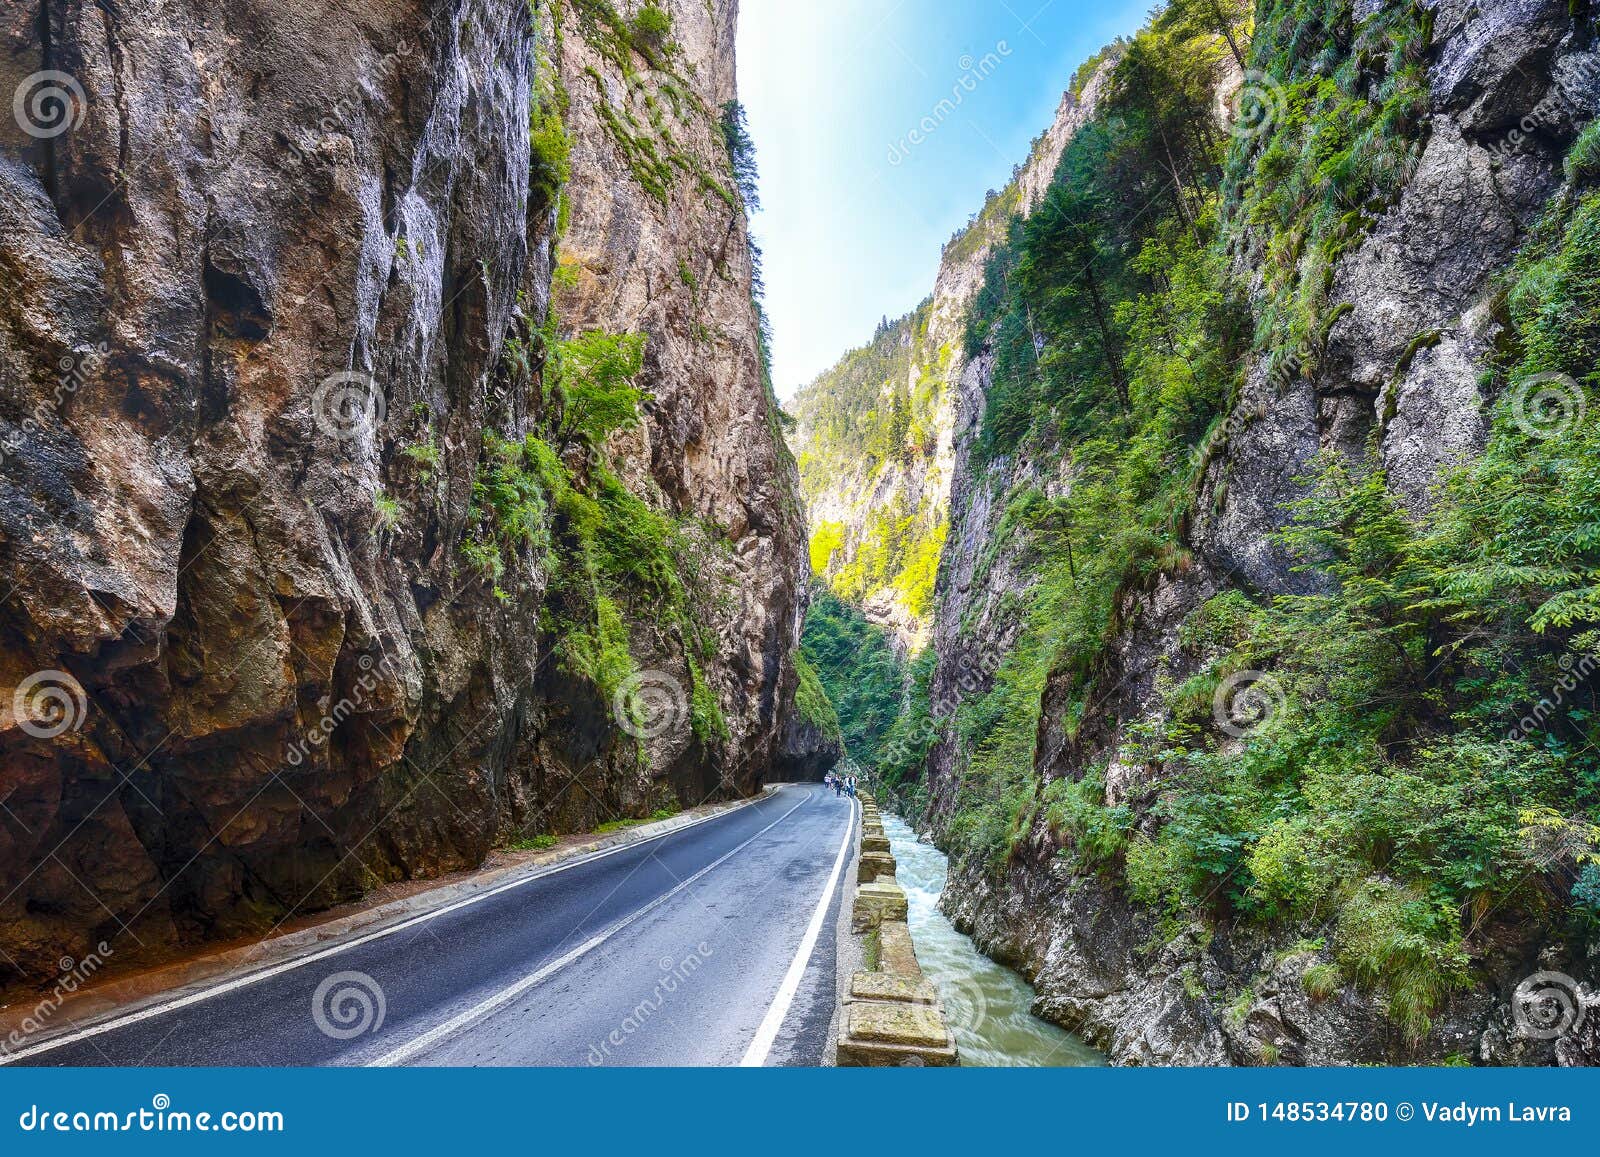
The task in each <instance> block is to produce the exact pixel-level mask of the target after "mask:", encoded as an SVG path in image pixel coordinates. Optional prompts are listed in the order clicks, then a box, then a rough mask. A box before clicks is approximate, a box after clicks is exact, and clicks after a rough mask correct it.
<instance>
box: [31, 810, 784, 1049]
mask: <svg viewBox="0 0 1600 1157" xmlns="http://www.w3.org/2000/svg"><path fill="white" fill-rule="evenodd" d="M783 786H785V785H782V784H780V785H777V787H776V788H775V789H774V791H773V792H772V793H770V794H769V793H767V792H763V793H762V794H761V795H759V796H757V797H755V798H753V799H748V800H741V801H739V802H738V803H736V804H734V805H733V806H732V807H728V808H724V809H722V810H721V811H716V812H713V813H711V814H710V815H707V816H701V817H699V818H698V819H695V820H691V821H690V822H688V823H685V824H679V825H677V826H676V827H671V828H668V829H666V830H665V831H660V832H655V833H653V834H651V835H647V836H642V837H640V838H638V839H635V840H633V841H631V842H621V843H618V844H616V845H614V846H612V847H607V848H599V849H596V850H594V851H590V852H585V853H583V854H581V855H577V856H573V857H572V858H571V859H569V860H564V861H558V862H556V863H552V864H540V865H537V866H535V867H533V868H530V869H529V870H528V872H527V873H526V874H523V875H517V876H516V877H515V878H513V879H510V880H505V881H502V882H501V883H498V884H491V885H489V886H488V887H485V888H483V889H481V890H479V891H475V892H471V893H469V894H468V895H466V896H463V897H461V898H460V899H457V900H450V901H446V902H445V903H442V904H440V905H438V906H437V907H434V908H429V909H426V910H424V911H422V912H418V913H416V914H415V915H412V916H408V917H405V918H403V919H400V920H396V921H395V922H394V923H392V924H385V925H383V926H382V927H380V928H375V929H373V930H372V931H370V932H365V933H362V934H361V935H356V936H351V937H350V938H349V939H347V940H340V941H337V942H335V943H333V944H329V945H327V946H326V947H323V948H317V947H314V946H308V947H307V949H306V950H305V951H304V952H302V953H299V954H296V955H291V956H290V957H288V958H287V959H285V960H281V961H279V962H278V963H276V964H265V965H262V966H260V967H257V968H255V969H254V970H252V971H250V972H246V973H245V974H243V975H242V976H238V977H235V978H233V979H227V977H226V974H224V975H223V978H221V979H218V980H216V982H215V983H212V982H209V981H202V982H200V983H201V984H202V985H203V987H200V988H198V989H196V990H195V991H193V992H188V993H185V994H184V995H182V996H179V997H174V998H172V999H169V1000H162V1001H159V1002H158V1003H155V1004H149V1005H145V1006H143V1007H135V1008H133V1009H131V1010H126V1011H118V1010H115V1009H112V1010H108V1011H107V1012H106V1014H105V1017H104V1019H102V1020H92V1021H90V1022H89V1023H87V1024H83V1025H82V1026H81V1027H79V1028H74V1029H70V1030H68V1031H66V1032H63V1033H61V1034H60V1035H57V1036H52V1037H49V1038H47V1039H45V1040H42V1041H39V1042H38V1043H37V1044H32V1045H29V1046H27V1047H26V1048H21V1049H16V1050H14V1051H11V1052H6V1051H3V1050H0V1068H4V1067H5V1066H7V1065H10V1064H12V1063H14V1062H16V1061H21V1060H26V1059H27V1058H28V1057H33V1056H38V1055H39V1054H41V1053H47V1052H50V1051H52V1050H53V1049H58V1048H62V1047H64V1046H65V1045H69V1044H76V1043H78V1042H79V1041H82V1040H88V1039H90V1038H91V1037H97V1036H101V1035H104V1034H105V1033H108V1032H111V1031H113V1030H115V1029H119V1028H126V1027H127V1026H128V1025H133V1024H138V1023H140V1022H141V1021H146V1020H149V1019H151V1018H152V1017H157V1016H160V1015H162V1014H163V1013H167V1012H173V1011H176V1010H177V1009H180V1008H188V1007H189V1006H190V1005H194V1004H202V1003H204V1002H205V1001H208V1000H211V999H212V998H214V997H218V996H222V995H224V994H225V993H229V992H237V991H238V990H239V989H241V988H248V987H250V985H252V984H259V983H260V982H261V981H263V980H270V979H271V978H272V977H274V976H281V975H283V974H284V973H285V972H293V971H294V970H295V969H297V968H303V967H305V966H306V965H308V964H315V963H316V962H317V961H319V960H327V959H329V958H330V957H333V956H337V955H339V954H340V953H342V952H348V951H350V950H351V949H352V948H359V947H361V946H362V945H364V944H370V943H372V942H373V941H374V940H381V939H383V938H384V937H385V936H392V935H394V934H395V933H396V932H403V931H405V930H406V929H407V928H415V927H416V926H417V925H419V924H425V923H427V922H428V921H430V920H436V919H438V918H439V917H440V916H445V915H448V914H449V913H451V912H459V911H460V910H461V909H463V908H470V907H472V906H473V905H474V904H481V903H482V902H483V901H485V900H488V899H492V898H493V897H495V896H499V895H501V894H502V893H505V892H509V891H511V890H513V889H515V888H520V887H522V886H523V885H525V884H531V883H533V882H534V881H536V880H544V879H548V878H549V877H551V876H554V875H557V874H559V873H561V872H565V871H568V870H570V869H572V868H576V867H580V866H582V865H584V864H592V863H595V862H596V861H598V860H603V859H606V858H607V857H609V856H614V855H617V854H618V853H620V852H626V851H631V850H632V849H634V848H638V847H643V846H644V845H645V844H648V843H653V842H654V841H656V840H664V839H666V838H667V837H668V836H675V835H677V834H678V833H679V832H685V831H688V830H689V829H690V828H696V827H699V826H700V825H701V824H708V823H711V822H712V821H713V820H719V819H722V818H724V817H726V816H730V815H734V814H736V813H738V812H741V811H743V810H745V809H746V808H748V807H754V806H755V805H757V804H759V803H762V802H763V801H765V800H767V799H772V798H775V797H776V793H777V791H780V790H782V788H783ZM784 814H785V815H787V814H788V813H787V812H785V813H784ZM447 887H449V885H447ZM291 935H298V933H292V934H291ZM264 943H270V941H267V942H264ZM180 991H181V989H180Z"/></svg>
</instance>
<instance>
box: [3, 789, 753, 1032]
mask: <svg viewBox="0 0 1600 1157" xmlns="http://www.w3.org/2000/svg"><path fill="white" fill-rule="evenodd" d="M783 786H784V785H782V784H775V785H774V784H769V785H768V786H767V787H766V788H764V789H763V791H762V794H761V795H759V796H756V797H754V798H752V799H746V800H739V801H737V802H734V803H731V804H713V805H710V806H709V807H705V808H696V809H693V810H691V811H688V812H684V813H682V814H681V815H676V816H673V817H672V818H671V819H665V820H658V821H656V822H654V823H647V824H640V825H639V826H637V827H632V828H627V829H625V830H623V831H620V832H616V833H613V834H610V835H606V836H603V837H601V838H599V839H596V840H590V841H588V842H586V843H582V844H576V845H573V846H571V847H566V848H561V849H558V850H556V851H553V852H550V853H548V854H547V855H541V856H538V857H536V858H534V859H531V860H527V861H524V862H521V863H517V864H511V865H508V866H505V867H501V868H491V869H488V870H485V871H479V872H477V873H474V874H473V875H472V876H471V877H470V878H469V879H466V880H462V881H459V882H457V883H454V884H445V885H441V886H438V887H434V888H429V889H426V890H425V891H422V892H419V893H417V894H415V895H412V896H406V897H403V898H401V899H398V900H392V901H389V902H387V903H382V904H378V905H376V906H374V907H371V908H364V909H361V910H359V911H356V912H352V913H350V914H349V915H346V916H340V917H336V918H334V919H332V920H327V921H324V922H322V923H320V924H317V925H315V926H313V927H310V928H303V929H300V930H299V931H296V932H290V933H285V934H284V935H282V936H274V937H272V938H271V939H269V940H262V941H259V942H258V943H255V944H251V945H248V946H246V947H243V948H233V949H227V950H224V951H220V952H213V953H210V954H208V955H204V956H200V957H197V958H194V959H190V960H186V961H182V962H180V963H176V964H168V965H164V966H161V967H158V968H155V969H151V970H147V971H144V972H141V973H138V974H137V975H134V976H129V977H124V978H122V979H120V980H110V981H107V982H106V983H104V984H99V985H96V986H95V987H93V988H91V989H85V990H84V991H82V992H79V993H76V994H74V995H72V996H71V997H69V998H68V999H67V1000H65V1001H64V1002H63V1003H62V1004H61V1005H60V1006H59V1007H58V1008H56V1009H55V1010H54V1011H53V1012H52V1013H51V1019H52V1020H59V1021H60V1022H61V1023H60V1024H59V1025H53V1026H52V1027H51V1028H49V1029H47V1030H43V1031H36V1032H32V1033H28V1034H26V1037H25V1041H24V1043H23V1044H22V1045H21V1046H19V1047H20V1048H33V1047H34V1046H36V1045H41V1044H47V1043H49V1042H50V1041H51V1040H54V1039H55V1038H56V1037H60V1036H66V1035H69V1034H71V1033H75V1032H79V1031H81V1030H82V1029H85V1028H91V1027H93V1026H95V1025H97V1024H100V1023H103V1022H104V1021H107V1020H111V1019H114V1018H117V1017H122V1016H127V1015H130V1014H133V1013H137V1012H140V1011H142V1010H144V1009H146V1008H151V1007H153V1006H156V1005H160V1004H164V1003H166V1002H168V1001H172V1000H177V999H180V998H182V997H185V996H189V995H192V994H195V993H199V992H202V991H204V990H205V989H207V988H209V987H211V986H212V985H213V984H214V983H215V982H217V981H219V980H222V979H224V978H228V977H235V976H245V977H247V976H249V975H250V974H251V973H253V972H256V971H258V970H262V969H267V968H272V967H276V966H280V965H283V964H285V963H288V962H291V961H293V960H295V959H297V958H299V957H302V956H312V955H315V954H316V953H318V952H323V951H326V950H327V949H329V948H334V947H336V946H337V945H338V944H339V942H341V941H343V940H348V939H355V938H356V937H358V936H365V937H374V938H375V937H377V936H381V935H383V934H384V933H385V932H386V931H389V930H391V929H394V928H396V927H397V926H399V925H401V924H404V923H406V922H407V921H409V920H413V919H415V918H418V917H426V916H427V915H428V914H430V913H433V912H437V911H439V910H440V909H443V908H447V907H450V906H451V905H454V904H459V903H463V902H470V901H471V900H472V899H473V898H474V897H477V896H480V895H483V894H486V893H489V892H493V891H496V890H506V889H510V888H513V887H516V886H518V885H520V884H524V883H528V882H530V881H533V880H537V879H540V878H542V877H544V876H550V875H554V874H555V873H557V872H561V871H566V870H567V869H569V868H572V867H576V866H577V865H578V864H582V863H586V862H588V861H590V860H593V859H597V858H599V857H601V856H604V855H609V854H612V853H614V852H618V851H621V850H622V849H624V848H629V847H633V846H635V845H637V844H643V843H648V842H649V841H651V840H657V839H661V838H662V837H664V836H669V835H671V834H673V833H674V832H679V831H682V830H684V829H685V828H692V827H696V826H698V825H700V824H703V823H708V822H710V821H711V820H714V819H717V818H719V817H721V816H725V815H727V814H729V813H730V812H735V811H738V810H739V809H741V808H745V807H750V806H751V805H753V804H756V803H759V802H761V801H762V800H764V799H767V798H768V797H769V796H771V795H772V793H774V792H776V791H779V790H781V789H782V788H783ZM43 999H46V998H41V1000H43ZM38 1008H39V1002H34V1001H30V1000H28V998H26V997H23V998H19V1002H18V1004H16V1005H14V1006H13V1007H10V1008H6V1009H4V1010H0V1040H3V1039H4V1038H5V1037H7V1036H8V1035H9V1034H10V1033H11V1032H12V1031H14V1030H15V1029H17V1028H18V1027H19V1026H21V1025H22V1024H23V1023H24V1022H25V1021H27V1020H28V1019H29V1018H30V1017H32V1016H34V1015H35V1014H36V1012H37V1009H38ZM5 1062H6V1053H5V1051H4V1050H0V1064H4V1063H5Z"/></svg>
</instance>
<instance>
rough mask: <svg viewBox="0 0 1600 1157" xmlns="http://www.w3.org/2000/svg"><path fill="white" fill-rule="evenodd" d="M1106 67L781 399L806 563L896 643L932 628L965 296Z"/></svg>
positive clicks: (923, 636) (1047, 173)
mask: <svg viewBox="0 0 1600 1157" xmlns="http://www.w3.org/2000/svg"><path fill="white" fill-rule="evenodd" d="M1106 74H1107V70H1106V68H1105V67H1104V66H1103V62H1096V63H1095V65H1094V66H1092V67H1089V68H1086V69H1085V70H1084V71H1083V73H1082V74H1081V83H1077V82H1075V83H1074V84H1073V86H1072V88H1071V89H1070V90H1069V91H1067V92H1066V93H1065V94H1064V95H1063V96H1062V98H1061V105H1060V107H1059V108H1058V109H1057V112H1056V117H1055V120H1054V122H1053V123H1052V124H1051V125H1050V127H1049V128H1047V129H1046V130H1045V131H1044V132H1043V133H1041V134H1040V135H1039V137H1038V138H1037V139H1036V140H1035V141H1034V144H1033V148H1032V149H1031V151H1030V152H1029V155H1028V159H1027V161H1026V162H1025V163H1023V164H1022V165H1019V166H1018V167H1017V169H1016V171H1015V172H1014V173H1013V176H1012V180H1011V182H1010V183H1009V184H1008V185H1007V186H1006V187H1005V188H1004V189H1003V190H1001V191H999V192H997V193H992V194H991V195H990V197H989V199H988V201H987V203H986V204H985V205H984V207H983V209H982V210H981V211H980V212H979V213H977V214H975V215H974V217H973V219H972V220H971V221H970V222H969V223H968V225H967V226H966V227H965V228H964V229H962V230H961V231H960V232H958V233H957V234H956V236H955V237H953V238H952V239H951V240H950V242H949V243H948V244H947V245H946V246H945V248H944V253H943V255H942V257H941V260H940V264H939V273H938V277H937V279H936V281H935V282H934V288H933V293H932V295H931V296H930V297H929V298H928V300H927V301H925V302H923V303H922V304H921V305H920V306H918V307H917V309H916V310H915V311H914V312H912V313H911V314H908V315H907V316H906V317H903V318H900V319H899V320H897V321H894V322H888V321H886V322H885V324H884V325H883V326H882V327H881V328H880V329H879V331H878V333H877V334H876V335H875V336H874V338H873V341H872V343H871V344H870V345H867V346H864V347H862V348H860V349H856V350H852V351H851V352H849V353H847V354H845V356H844V357H843V358H842V359H841V360H840V361H839V363H838V364H837V365H836V366H834V367H833V368H832V369H830V370H828V371H827V372H826V373H824V374H822V375H821V376H820V377H818V378H817V380H816V381H814V382H812V383H810V384H809V385H808V386H806V387H805V388H804V389H803V390H801V391H800V393H799V394H797V395H796V397H795V399H794V401H793V402H792V403H791V405H790V409H791V411H792V412H793V414H794V416H795V419H796V421H797V427H796V431H795V450H796V453H797V454H798V456H799V459H800V476H801V484H802V488H803V491H804V494H805V498H806V508H807V514H808V517H809V519H810V534H811V560H812V565H813V567H814V569H815V570H816V572H817V573H818V574H819V575H821V576H822V577H823V578H824V579H825V581H827V582H828V584H829V586H830V587H831V588H832V589H833V590H834V591H835V592H836V593H837V594H839V596H840V597H841V598H844V599H846V600H848V601H850V602H853V603H857V604H859V605H860V606H861V607H862V608H863V609H864V610H865V612H866V614H867V617H868V619H869V620H870V621H872V622H874V623H877V624H879V625H882V626H885V627H888V628H889V629H890V630H892V631H893V632H894V636H895V638H896V639H897V640H898V643H899V645H900V647H901V649H902V652H916V651H920V650H922V649H923V647H925V646H926V645H927V643H928V640H929V636H930V631H931V627H932V611H933V580H934V574H935V570H936V567H937V565H938V559H939V555H940V552H941V550H942V548H943V546H944V543H945V536H946V534H947V532H948V529H949V519H950V491H951V485H952V472H953V470H954V468H955V464H956V455H957V453H958V449H957V447H958V441H959V434H960V431H961V428H962V427H961V422H962V413H963V410H962V407H961V406H960V404H959V401H958V395H959V383H960V382H961V380H962V377H963V375H964V374H965V373H966V370H967V354H966V349H965V343H964V340H963V338H964V334H965V329H966V318H967V311H968V307H969V306H970V305H971V303H972V300H973V298H974V297H975V296H976V294H977V293H978V291H979V290H980V289H981V288H982V285H983V275H984V266H985V264H986V263H987V262H988V260H989V255H990V253H991V251H992V250H993V247H994V245H995V243H996V242H997V241H1000V240H1003V239H1004V237H1005V232H1006V229H1007V228H1008V226H1009V223H1010V221H1011V219H1012V217H1013V216H1015V215H1017V214H1021V215H1022V216H1027V215H1028V214H1029V213H1031V212H1032V211H1033V209H1034V208H1035V207H1037V205H1038V203H1039V200H1040V198H1041V197H1042V196H1043V193H1044V190H1045V189H1047V188H1048V187H1049V184H1050V178H1051V175H1052V174H1054V172H1055V168H1056V165H1057V163H1058V162H1059V161H1060V159H1061V152H1062V149H1063V148H1065V146H1066V143H1067V141H1069V140H1070V139H1071V138H1072V135H1073V133H1074V132H1076V131H1077V129H1078V127H1079V126H1080V125H1081V124H1083V123H1084V121H1085V119H1086V118H1087V117H1088V116H1089V115H1091V114H1092V110H1093V109H1094V107H1095V104H1096V101H1097V100H1098V97H1099V93H1100V90H1101V88H1102V86H1103V84H1104V82H1105V77H1106ZM968 419H969V420H970V413H969V414H968Z"/></svg>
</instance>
